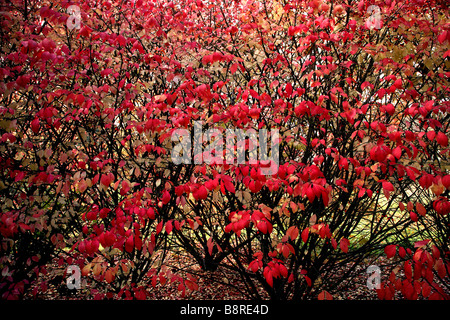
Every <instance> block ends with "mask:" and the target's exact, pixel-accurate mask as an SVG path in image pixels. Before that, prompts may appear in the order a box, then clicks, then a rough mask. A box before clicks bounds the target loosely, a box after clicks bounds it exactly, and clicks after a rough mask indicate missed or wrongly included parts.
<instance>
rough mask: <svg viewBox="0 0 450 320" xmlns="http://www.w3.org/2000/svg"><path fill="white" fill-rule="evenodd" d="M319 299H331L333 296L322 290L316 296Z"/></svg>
mask: <svg viewBox="0 0 450 320" xmlns="http://www.w3.org/2000/svg"><path fill="white" fill-rule="evenodd" d="M317 298H318V299H319V300H333V296H332V295H331V294H330V293H329V292H328V291H325V290H322V292H321V293H319V296H318V297H317Z"/></svg>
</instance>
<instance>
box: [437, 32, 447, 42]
mask: <svg viewBox="0 0 450 320" xmlns="http://www.w3.org/2000/svg"><path fill="white" fill-rule="evenodd" d="M447 32H448V31H443V32H442V33H441V34H440V35H439V36H438V37H437V39H438V41H439V43H440V44H443V43H444V41H445V40H446V39H447Z"/></svg>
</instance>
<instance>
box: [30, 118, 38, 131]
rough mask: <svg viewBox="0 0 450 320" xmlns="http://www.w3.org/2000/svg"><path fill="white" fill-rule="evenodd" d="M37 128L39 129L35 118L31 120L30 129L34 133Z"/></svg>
mask: <svg viewBox="0 0 450 320" xmlns="http://www.w3.org/2000/svg"><path fill="white" fill-rule="evenodd" d="M39 129H40V124H39V119H38V118H36V119H34V120H33V121H31V130H32V131H33V132H34V133H35V134H36V133H38V132H39Z"/></svg>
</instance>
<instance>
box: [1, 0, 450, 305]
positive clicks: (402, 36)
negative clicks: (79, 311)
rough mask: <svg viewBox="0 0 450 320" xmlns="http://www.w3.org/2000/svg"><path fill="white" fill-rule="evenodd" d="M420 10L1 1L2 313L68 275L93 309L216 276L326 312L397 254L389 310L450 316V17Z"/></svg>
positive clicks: (434, 6) (273, 2) (191, 287)
mask: <svg viewBox="0 0 450 320" xmlns="http://www.w3.org/2000/svg"><path fill="white" fill-rule="evenodd" d="M31 2H33V1H31ZM372 2H373V3H372ZM419 2H421V1H406V2H403V3H402V4H395V3H394V2H392V3H390V2H389V3H388V2H384V1H370V2H369V1H360V2H359V3H353V2H352V3H350V2H348V3H347V2H335V1H332V2H322V1H278V0H270V1H231V0H222V1H220V4H219V3H215V4H214V5H213V4H209V3H206V2H203V1H185V0H177V1H172V2H166V1H153V2H150V1H148V2H147V1H140V0H137V1H120V0H117V1H116V0H114V1H94V0H90V1H83V2H78V3H69V2H67V1H52V2H49V1H36V2H33V3H34V4H33V5H28V6H27V7H24V4H23V2H22V1H15V0H13V1H11V4H9V5H5V10H3V11H2V13H1V20H0V21H1V23H2V33H1V42H2V46H1V50H2V51H1V56H2V62H3V67H2V68H1V69H0V71H1V72H0V78H1V83H0V91H1V94H2V97H1V102H2V107H1V109H0V112H1V114H2V120H1V126H0V128H1V129H0V133H1V145H0V162H1V166H2V168H4V169H3V170H2V172H1V179H0V183H1V184H0V189H1V190H0V194H1V198H2V201H1V203H2V204H1V219H0V233H1V242H2V247H1V258H0V267H1V268H2V278H1V279H2V280H1V284H0V291H1V293H2V298H5V299H6V298H21V297H23V295H24V294H25V293H27V292H28V293H29V292H30V290H33V289H32V288H33V287H34V288H35V289H34V291H32V292H31V295H32V296H33V295H34V296H36V295H37V294H38V290H36V288H37V286H39V288H45V287H46V286H47V285H48V284H49V283H51V281H52V280H51V279H49V277H47V278H45V277H44V278H43V277H42V274H45V273H47V272H48V270H49V269H51V264H52V263H56V264H57V265H58V266H59V267H60V268H63V269H65V268H66V267H67V266H68V265H73V264H75V265H78V266H79V268H80V271H81V275H82V276H83V278H84V279H89V281H90V282H89V286H90V287H91V288H93V289H92V290H90V292H89V295H92V296H93V297H94V298H105V297H106V298H115V299H118V298H125V299H128V298H130V299H131V298H136V299H145V298H147V297H149V296H153V295H155V294H157V292H158V290H159V284H162V285H164V283H166V282H167V281H170V282H171V283H175V284H177V288H178V290H179V292H180V294H181V295H182V296H184V295H185V293H186V290H188V291H195V290H197V289H198V286H199V281H198V280H199V277H208V274H214V272H216V271H217V270H218V269H221V270H227V272H229V273H230V274H234V275H238V276H239V277H240V279H241V283H240V284H241V287H242V288H244V289H241V290H243V291H244V292H243V294H244V295H245V296H246V297H248V298H259V299H261V298H265V297H270V298H271V299H274V300H279V299H281V300H285V299H311V298H317V297H319V298H323V297H324V296H326V295H324V292H325V293H326V294H332V295H335V294H339V291H340V290H344V289H345V287H346V286H348V285H350V283H351V282H352V281H353V278H354V277H355V276H356V275H357V274H358V271H357V267H358V266H365V265H366V264H367V261H376V263H377V264H383V265H380V266H384V267H386V268H387V267H389V266H390V265H391V264H392V261H390V259H387V260H386V259H378V258H379V257H380V256H381V255H384V254H387V256H388V258H391V256H393V255H392V252H393V249H397V248H398V249H399V252H398V254H399V255H400V260H402V259H403V260H402V261H400V262H399V261H397V262H398V263H401V264H400V265H402V266H404V267H405V268H410V269H411V268H414V270H415V272H414V275H412V273H408V272H409V271H408V272H406V274H405V277H406V278H405V279H406V280H404V282H402V281H401V280H398V279H397V278H396V276H397V275H398V276H400V274H398V273H397V272H398V268H397V269H394V271H392V272H393V274H394V276H391V277H390V278H389V281H390V282H389V283H388V282H383V287H382V289H379V290H378V291H377V293H378V296H379V297H380V298H383V299H384V298H391V297H394V296H395V290H397V291H401V292H402V294H403V297H404V298H415V299H416V298H430V299H431V298H433V299H441V298H445V299H448V292H446V290H447V289H448V287H446V286H447V283H448V272H449V267H450V265H449V260H448V258H449V252H450V251H449V234H448V230H449V228H448V224H449V221H448V217H449V215H448V213H449V205H448V203H449V200H448V195H449V189H450V179H449V177H450V176H449V174H448V153H449V148H448V136H449V128H448V121H447V120H448V118H449V108H450V104H449V101H448V99H447V93H448V87H449V86H448V85H449V84H448V67H449V58H448V57H449V54H448V52H449V51H448V41H449V35H450V30H449V25H448V23H445V21H447V20H448V10H446V9H448V8H446V5H445V4H443V3H441V2H439V1H428V2H427V3H429V4H428V5H427V6H424V7H422V6H419V5H418V4H419ZM422 2H423V1H422ZM70 5H75V7H73V6H72V7H70ZM430 15H433V17H434V18H433V19H430V18H429V17H430ZM446 18H447V19H446ZM230 133H234V134H235V136H233V135H230ZM242 133H244V134H246V136H245V138H244V139H240V138H241V136H240V134H242ZM265 133H266V134H267V135H264V134H265ZM252 134H254V136H252ZM213 136H215V138H214V139H213V138H212V137H213ZM267 139H268V140H270V144H269V143H265V142H267V141H266V140H267ZM239 141H241V142H239ZM255 143H256V145H255ZM264 146H265V147H264ZM266 151H268V152H267V153H266ZM256 154H257V156H258V157H256V156H255V155H256ZM229 159H231V160H232V161H229ZM423 241H426V243H425V242H423ZM413 244H415V247H416V248H415V249H416V251H415V253H413V251H412V250H414V248H413ZM408 246H409V247H408ZM401 248H403V249H401ZM400 250H401V254H400ZM429 250H432V253H429ZM404 252H406V253H404ZM178 258H180V259H178ZM177 259H178V261H177V262H176V264H174V262H173V261H174V260H177ZM411 259H412V260H411ZM404 261H406V262H404ZM397 262H396V263H397ZM374 263H375V262H374ZM192 264H196V265H197V268H201V269H202V270H203V271H202V272H198V271H196V269H195V268H193V267H192ZM396 266H397V265H396V264H395V265H393V266H392V267H393V268H395V267H396ZM433 268H434V269H433ZM337 270H343V271H342V272H340V271H339V272H337ZM383 270H386V269H385V268H383ZM408 270H409V269H408ZM421 272H422V276H421V275H420V274H421ZM432 273H433V275H434V276H436V277H438V278H439V279H441V280H435V278H434V276H433V277H432V276H431V274H432ZM50 274H51V276H50V278H51V277H54V275H53V273H52V272H50ZM62 276H63V277H62V278H64V279H65V278H67V275H66V274H62ZM59 277H61V275H59ZM58 279H59V278H58ZM399 281H400V282H399ZM399 283H401V284H399ZM425 283H427V284H425ZM230 285H231V284H230ZM419 287H420V290H422V291H420V290H419ZM411 288H414V290H412V289H411ZM402 290H403V291H402ZM419 291H420V292H421V295H419V293H418V292H419ZM424 291H425V293H424ZM447 291H448V290H447ZM414 292H415V293H414Z"/></svg>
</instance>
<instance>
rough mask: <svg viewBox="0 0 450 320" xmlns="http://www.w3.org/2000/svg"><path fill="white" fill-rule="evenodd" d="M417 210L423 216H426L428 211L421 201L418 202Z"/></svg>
mask: <svg viewBox="0 0 450 320" xmlns="http://www.w3.org/2000/svg"><path fill="white" fill-rule="evenodd" d="M416 210H417V213H419V214H420V215H421V216H425V214H426V213H427V210H426V209H425V207H424V206H423V204H421V203H420V202H417V203H416Z"/></svg>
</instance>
